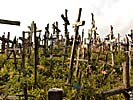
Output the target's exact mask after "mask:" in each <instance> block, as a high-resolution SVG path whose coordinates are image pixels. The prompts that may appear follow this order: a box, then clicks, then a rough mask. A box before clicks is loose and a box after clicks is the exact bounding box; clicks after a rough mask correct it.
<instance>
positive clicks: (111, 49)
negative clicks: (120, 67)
mask: <svg viewBox="0 0 133 100" xmlns="http://www.w3.org/2000/svg"><path fill="white" fill-rule="evenodd" d="M110 28H111V32H110V38H109V39H110V51H111V57H112V66H114V52H113V42H112V39H113V36H114V35H113V26H112V25H111V26H110Z"/></svg>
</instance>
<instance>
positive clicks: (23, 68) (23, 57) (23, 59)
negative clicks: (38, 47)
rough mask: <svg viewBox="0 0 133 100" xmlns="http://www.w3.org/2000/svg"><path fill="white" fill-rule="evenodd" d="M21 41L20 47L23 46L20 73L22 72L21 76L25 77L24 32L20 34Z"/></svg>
mask: <svg viewBox="0 0 133 100" xmlns="http://www.w3.org/2000/svg"><path fill="white" fill-rule="evenodd" d="M22 35H23V39H22V46H23V51H22V71H23V76H24V77H26V71H25V41H24V39H25V32H24V31H23V33H22Z"/></svg>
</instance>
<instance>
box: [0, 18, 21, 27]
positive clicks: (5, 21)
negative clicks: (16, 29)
mask: <svg viewBox="0 0 133 100" xmlns="http://www.w3.org/2000/svg"><path fill="white" fill-rule="evenodd" d="M0 23H1V24H9V25H17V26H20V21H11V20H4V19H0Z"/></svg>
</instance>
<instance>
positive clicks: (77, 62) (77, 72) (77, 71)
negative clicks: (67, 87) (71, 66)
mask: <svg viewBox="0 0 133 100" xmlns="http://www.w3.org/2000/svg"><path fill="white" fill-rule="evenodd" d="M79 52H80V48H79V47H78V51H77V60H76V70H75V77H76V78H77V77H78V74H79V66H78V65H79Z"/></svg>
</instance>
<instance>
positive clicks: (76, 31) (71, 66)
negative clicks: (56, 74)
mask: <svg viewBox="0 0 133 100" xmlns="http://www.w3.org/2000/svg"><path fill="white" fill-rule="evenodd" d="M81 11H82V8H80V9H79V15H78V19H77V22H80V17H81ZM82 24H83V25H84V24H85V22H83V23H82ZM78 30H79V25H77V24H75V37H74V40H73V45H72V49H71V58H70V65H69V74H68V80H67V82H68V83H69V84H71V79H72V75H73V62H74V55H75V50H76V39H77V36H78Z"/></svg>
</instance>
